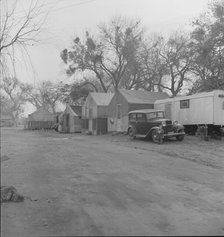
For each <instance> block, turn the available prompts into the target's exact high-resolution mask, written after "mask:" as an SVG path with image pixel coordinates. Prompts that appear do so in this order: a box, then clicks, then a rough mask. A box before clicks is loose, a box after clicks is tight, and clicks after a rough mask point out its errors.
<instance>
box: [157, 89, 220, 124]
mask: <svg viewBox="0 0 224 237" xmlns="http://www.w3.org/2000/svg"><path fill="white" fill-rule="evenodd" d="M155 108H156V109H163V110H165V112H166V116H167V117H168V118H170V119H172V120H177V121H178V122H180V123H182V124H183V125H185V127H187V126H191V127H192V128H193V126H194V128H196V127H197V126H198V125H214V126H224V90H214V91H211V92H203V93H198V94H194V95H189V96H179V97H175V98H170V99H165V100H157V101H156V102H155Z"/></svg>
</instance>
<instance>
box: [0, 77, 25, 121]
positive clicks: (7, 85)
mask: <svg viewBox="0 0 224 237" xmlns="http://www.w3.org/2000/svg"><path fill="white" fill-rule="evenodd" d="M0 90H1V109H3V111H4V112H5V113H7V114H9V115H10V116H11V118H12V119H13V121H14V123H15V125H17V119H18V117H19V115H20V114H21V113H22V112H23V105H24V103H25V102H26V99H25V90H24V87H23V86H22V84H21V83H20V82H19V80H18V79H17V78H7V77H5V78H4V79H3V80H2V83H1V85H0Z"/></svg>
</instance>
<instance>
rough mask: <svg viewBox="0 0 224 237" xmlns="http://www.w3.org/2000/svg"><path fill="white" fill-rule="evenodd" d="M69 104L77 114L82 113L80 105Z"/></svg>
mask: <svg viewBox="0 0 224 237" xmlns="http://www.w3.org/2000/svg"><path fill="white" fill-rule="evenodd" d="M69 106H70V108H71V109H72V111H73V112H74V113H75V114H76V115H77V116H81V115H82V106H79V105H69Z"/></svg>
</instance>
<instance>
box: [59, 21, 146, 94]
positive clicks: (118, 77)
mask: <svg viewBox="0 0 224 237" xmlns="http://www.w3.org/2000/svg"><path fill="white" fill-rule="evenodd" d="M142 33H143V29H142V27H141V25H140V22H139V21H132V20H127V19H125V18H121V17H117V18H114V19H112V20H111V21H110V22H109V23H108V24H101V25H100V26H99V35H98V37H97V40H95V39H94V37H91V36H90V34H89V33H88V32H87V33H86V42H85V43H81V41H80V39H79V38H78V37H77V38H76V39H75V40H74V44H73V46H72V50H70V51H69V50H67V49H64V50H63V51H62V53H61V58H62V60H63V61H64V62H65V63H66V64H68V65H69V66H68V70H67V74H68V75H73V74H74V73H75V72H76V71H77V70H82V71H89V72H93V73H94V74H95V76H96V78H97V80H98V81H99V82H100V85H101V88H102V90H103V91H104V92H107V91H108V90H109V89H111V88H112V89H115V90H116V89H118V88H119V87H120V86H121V85H122V84H123V85H124V84H125V83H124V82H122V80H123V79H124V78H125V77H124V75H125V73H126V71H127V69H128V67H130V68H131V67H132V66H133V64H134V63H135V60H134V58H135V57H136V52H137V48H138V45H139V42H140V41H141V36H142ZM130 68H129V69H130Z"/></svg>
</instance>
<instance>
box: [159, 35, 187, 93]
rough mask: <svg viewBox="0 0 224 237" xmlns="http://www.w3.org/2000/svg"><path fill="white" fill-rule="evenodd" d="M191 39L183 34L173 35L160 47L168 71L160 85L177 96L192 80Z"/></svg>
mask: <svg viewBox="0 0 224 237" xmlns="http://www.w3.org/2000/svg"><path fill="white" fill-rule="evenodd" d="M189 43H190V41H189V39H188V38H187V37H186V36H184V35H182V34H178V33H177V34H175V35H173V36H171V37H170V38H169V39H168V41H165V42H164V44H162V45H161V47H160V48H159V54H160V57H161V58H162V59H163V60H164V61H165V65H166V69H167V73H166V75H164V76H163V77H162V78H160V81H159V83H158V84H159V86H160V87H162V88H164V89H167V90H168V91H170V92H171V94H172V96H176V95H177V94H178V93H179V92H180V91H181V90H182V88H183V87H184V83H185V82H188V81H189V80H190V77H189V76H188V75H189V73H190V69H191V62H192V60H191V59H192V51H191V48H190V44H189Z"/></svg>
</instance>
